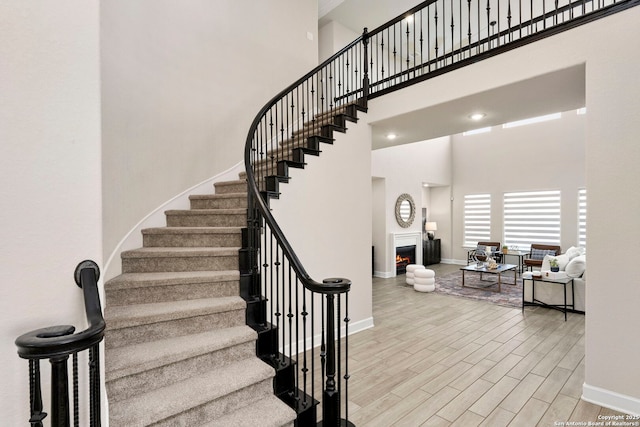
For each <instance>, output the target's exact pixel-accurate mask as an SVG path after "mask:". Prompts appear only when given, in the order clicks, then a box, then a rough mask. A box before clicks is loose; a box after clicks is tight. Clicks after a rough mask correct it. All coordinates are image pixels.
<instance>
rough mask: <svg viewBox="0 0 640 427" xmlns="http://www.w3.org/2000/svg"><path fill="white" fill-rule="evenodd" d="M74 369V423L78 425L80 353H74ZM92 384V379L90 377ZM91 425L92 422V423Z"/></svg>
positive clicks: (76, 426)
mask: <svg viewBox="0 0 640 427" xmlns="http://www.w3.org/2000/svg"><path fill="white" fill-rule="evenodd" d="M72 360H73V362H72V364H73V365H72V371H73V425H74V426H75V427H78V426H79V425H80V419H79V414H80V405H79V402H78V353H73V356H72ZM89 383H90V384H91V379H89ZM90 425H91V424H90Z"/></svg>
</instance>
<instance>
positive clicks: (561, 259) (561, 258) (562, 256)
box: [555, 254, 571, 271]
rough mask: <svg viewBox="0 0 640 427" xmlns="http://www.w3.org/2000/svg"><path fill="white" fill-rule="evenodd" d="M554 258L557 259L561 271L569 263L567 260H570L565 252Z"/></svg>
mask: <svg viewBox="0 0 640 427" xmlns="http://www.w3.org/2000/svg"><path fill="white" fill-rule="evenodd" d="M555 258H556V260H557V261H558V267H560V271H563V270H564V269H565V268H566V267H567V264H569V262H570V261H571V258H570V257H569V256H568V255H567V254H560V255H557V256H556V257H555Z"/></svg>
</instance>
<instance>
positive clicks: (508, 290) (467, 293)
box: [436, 271, 522, 307]
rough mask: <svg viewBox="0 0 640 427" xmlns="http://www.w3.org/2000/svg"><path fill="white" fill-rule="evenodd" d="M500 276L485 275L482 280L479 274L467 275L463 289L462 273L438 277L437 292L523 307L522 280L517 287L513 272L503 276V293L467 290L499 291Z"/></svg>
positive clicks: (517, 281) (457, 272)
mask: <svg viewBox="0 0 640 427" xmlns="http://www.w3.org/2000/svg"><path fill="white" fill-rule="evenodd" d="M497 282H498V276H497V275H495V274H483V275H482V280H480V274H478V273H473V272H471V273H469V272H467V273H465V274H464V284H465V287H464V288H463V287H462V271H456V272H453V273H449V274H445V275H442V276H440V277H438V276H436V292H438V293H441V294H447V295H454V296H458V297H463V298H470V299H475V300H483V301H488V302H491V303H493V304H499V305H504V306H509V307H522V279H520V277H518V279H517V280H516V285H515V286H513V285H510V284H509V283H513V272H507V273H504V274H503V275H502V286H501V289H502V291H501V292H500V293H498V292H492V291H491V290H484V289H474V288H467V287H466V285H469V286H475V287H488V288H490V289H492V290H496V289H498V285H497Z"/></svg>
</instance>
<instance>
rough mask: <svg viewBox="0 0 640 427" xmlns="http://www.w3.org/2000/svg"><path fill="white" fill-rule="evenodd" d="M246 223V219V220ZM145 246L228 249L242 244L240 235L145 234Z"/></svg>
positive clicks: (143, 239)
mask: <svg viewBox="0 0 640 427" xmlns="http://www.w3.org/2000/svg"><path fill="white" fill-rule="evenodd" d="M245 222H246V218H245ZM142 241H143V246H144V247H147V248H150V247H170V248H175V247H181V248H185V247H226V248H238V247H240V246H241V244H242V236H241V235H240V233H233V234H231V233H225V234H217V233H188V234H187V233H180V234H145V235H143V238H142Z"/></svg>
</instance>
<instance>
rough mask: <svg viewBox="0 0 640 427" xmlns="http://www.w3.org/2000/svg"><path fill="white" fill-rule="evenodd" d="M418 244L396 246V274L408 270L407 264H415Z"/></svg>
mask: <svg viewBox="0 0 640 427" xmlns="http://www.w3.org/2000/svg"><path fill="white" fill-rule="evenodd" d="M415 261H416V245H411V246H398V247H397V248H396V274H404V273H406V272H407V265H409V264H415Z"/></svg>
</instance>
